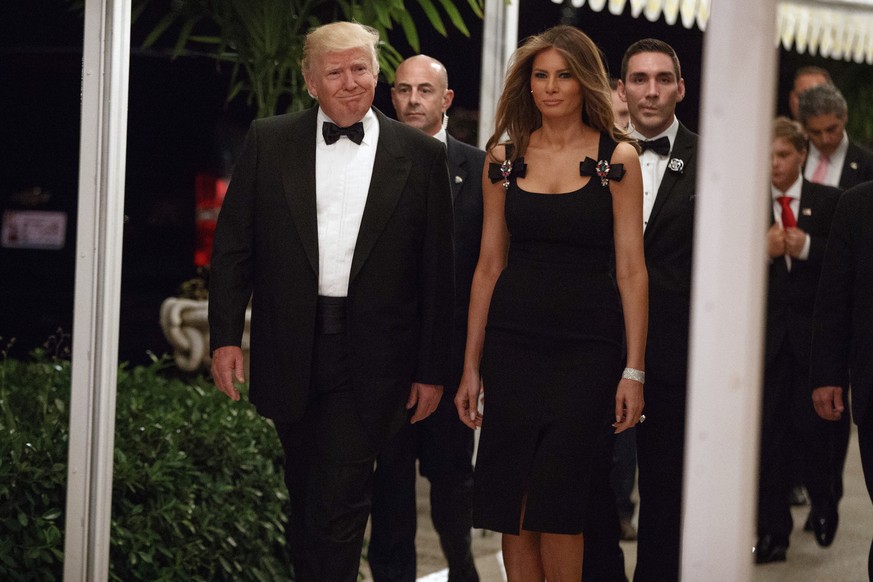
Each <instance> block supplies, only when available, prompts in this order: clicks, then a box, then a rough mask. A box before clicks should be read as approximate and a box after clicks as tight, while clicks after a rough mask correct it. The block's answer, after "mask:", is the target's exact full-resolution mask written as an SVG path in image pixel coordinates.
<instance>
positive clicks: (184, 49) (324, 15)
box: [70, 0, 483, 117]
mask: <svg viewBox="0 0 873 582" xmlns="http://www.w3.org/2000/svg"><path fill="white" fill-rule="evenodd" d="M70 1H71V2H72V4H73V5H74V6H78V7H79V8H81V6H82V1H83V0H70ZM415 3H416V4H417V5H418V6H419V7H420V9H421V10H422V12H423V13H424V15H425V17H426V18H427V20H428V22H429V23H430V25H431V26H432V27H433V28H434V29H435V30H436V31H437V32H439V34H441V35H443V36H447V35H448V29H447V27H446V23H445V21H444V18H447V19H448V21H449V22H450V23H451V26H452V27H453V28H454V29H455V30H457V31H458V32H460V33H461V34H463V35H465V36H470V31H469V30H468V29H467V25H466V24H465V23H464V17H463V16H462V15H461V12H460V10H459V9H458V7H457V6H455V2H454V0H415ZM133 4H134V16H137V17H139V16H141V15H143V14H144V13H145V14H148V13H149V12H150V11H151V10H152V8H153V6H154V5H152V6H149V5H150V4H151V0H138V1H136V0H135V1H134V3H133ZM466 4H467V5H468V6H469V8H470V9H471V10H472V12H473V14H474V15H475V16H476V17H478V18H482V6H483V0H466ZM161 6H163V4H161ZM159 10H162V8H159ZM336 20H354V21H357V22H360V23H361V24H366V25H369V26H372V27H373V28H375V29H377V30H378V31H379V32H380V36H381V38H382V44H381V51H380V65H381V68H382V71H383V72H384V74H385V77H386V79H387V80H388V82H393V81H394V71H395V69H396V68H397V65H398V64H400V62H401V61H402V60H403V57H402V55H401V54H400V53H399V52H398V51H397V49H396V48H395V47H394V46H393V45H392V44H391V43H390V42H389V40H388V32H389V31H391V30H393V29H394V26H395V25H399V26H400V29H401V30H402V31H403V35H404V38H405V40H406V42H407V43H408V44H409V46H410V47H411V48H412V49H413V50H414V51H415V52H418V51H419V46H420V43H419V36H418V29H417V27H416V24H415V22H414V21H413V19H412V16H411V15H410V13H409V11H408V9H407V6H406V0H339V1H334V0H173V1H172V2H171V3H170V8H169V11H167V12H166V13H164V14H163V16H162V17H160V18H159V20H158V21H157V23H156V24H155V25H154V27H153V28H152V29H151V32H150V33H149V34H148V36H147V37H146V39H145V41H144V42H143V46H144V47H150V46H153V45H154V44H155V43H156V42H158V40H159V39H161V38H163V37H165V36H166V35H169V34H171V33H172V34H175V38H176V40H175V43H174V45H175V46H174V50H173V54H174V56H180V55H185V54H189V53H192V52H196V53H201V52H202V51H206V52H207V53H209V54H211V55H213V56H214V57H215V58H216V59H218V60H219V61H220V62H226V63H229V64H231V66H232V67H233V69H232V75H231V84H230V89H229V92H228V96H227V99H228V101H230V100H232V99H233V98H235V97H236V96H237V95H240V94H246V95H247V96H248V101H249V103H250V104H252V103H254V105H255V106H256V107H257V115H258V117H264V116H267V115H272V114H275V113H277V112H278V111H279V110H280V103H284V102H287V106H286V107H285V109H286V110H288V111H296V110H300V109H304V108H306V107H308V106H309V105H310V104H311V102H312V100H311V98H310V97H309V95H308V94H307V92H306V86H305V84H304V82H303V75H302V73H301V72H300V67H299V63H300V58H301V56H302V54H303V41H304V38H305V36H306V33H307V32H308V31H309V30H310V29H311V28H314V27H316V26H319V25H321V24H323V23H326V22H333V21H336Z"/></svg>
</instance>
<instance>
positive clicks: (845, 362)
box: [810, 182, 873, 580]
mask: <svg viewBox="0 0 873 582" xmlns="http://www.w3.org/2000/svg"><path fill="white" fill-rule="evenodd" d="M870 257H873V182H865V183H864V184H861V185H859V186H856V187H854V188H852V189H850V190H848V191H846V192H845V193H844V194H843V195H842V197H841V198H840V201H839V203H838V204H837V209H836V212H835V213H834V219H833V223H832V225H831V234H830V239H829V241H828V247H827V251H826V252H825V258H824V265H823V267H822V273H821V280H820V282H819V287H818V295H817V296H816V300H815V311H814V313H813V334H812V350H811V357H810V386H812V388H813V392H812V401H813V405H814V406H815V411H816V412H817V413H818V415H819V416H820V417H822V418H824V419H825V420H830V421H838V420H840V419H841V418H843V417H844V416H847V410H846V402H847V400H848V391H849V387H850V386H851V390H852V416H854V418H855V423H856V424H857V425H858V445H859V448H860V450H861V465H862V467H863V469H864V481H865V482H866V484H867V493H868V495H869V496H870V499H871V500H873V404H871V398H873V260H871V259H870ZM867 576H868V577H869V578H870V579H871V580H873V544H871V546H870V552H869V554H868V561H867Z"/></svg>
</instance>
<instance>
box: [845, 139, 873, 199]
mask: <svg viewBox="0 0 873 582" xmlns="http://www.w3.org/2000/svg"><path fill="white" fill-rule="evenodd" d="M869 180H873V152H871V151H869V150H866V149H864V148H862V147H861V146H859V145H857V144H855V143H854V142H852V141H850V142H849V149H847V150H846V161H845V162H843V171H842V173H841V174H840V190H848V189H849V188H851V187H852V186H857V185H858V184H860V183H861V182H867V181H869Z"/></svg>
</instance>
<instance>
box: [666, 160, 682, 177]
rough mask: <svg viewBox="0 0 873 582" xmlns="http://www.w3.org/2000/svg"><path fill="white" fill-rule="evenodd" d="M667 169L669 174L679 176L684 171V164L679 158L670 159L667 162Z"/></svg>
mask: <svg viewBox="0 0 873 582" xmlns="http://www.w3.org/2000/svg"><path fill="white" fill-rule="evenodd" d="M667 169H668V170H670V171H671V172H676V173H677V174H681V173H683V172H684V171H685V162H683V161H682V160H681V159H679V158H671V159H670V161H669V162H667Z"/></svg>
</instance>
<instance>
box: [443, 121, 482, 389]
mask: <svg viewBox="0 0 873 582" xmlns="http://www.w3.org/2000/svg"><path fill="white" fill-rule="evenodd" d="M446 147H447V149H448V156H449V179H450V180H451V182H452V199H453V201H454V213H455V312H454V324H453V330H454V331H453V332H452V355H451V360H450V366H449V384H448V385H447V386H446V391H445V392H444V396H445V397H448V398H454V394H455V393H454V388H456V387H457V386H458V384H460V382H461V373H462V372H463V370H464V347H465V345H466V342H467V315H468V312H469V308H470V287H471V285H472V284H473V273H474V272H475V270H476V263H477V262H478V261H479V247H480V246H481V243H482V214H483V210H482V169H483V168H484V166H485V152H484V151H482V150H480V149H477V148H474V147H473V146H471V145H468V144H465V143H464V142H461V141H458V140H456V139H455V138H453V137H452V136H450V135H446ZM449 387H451V388H452V389H451V390H449Z"/></svg>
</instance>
